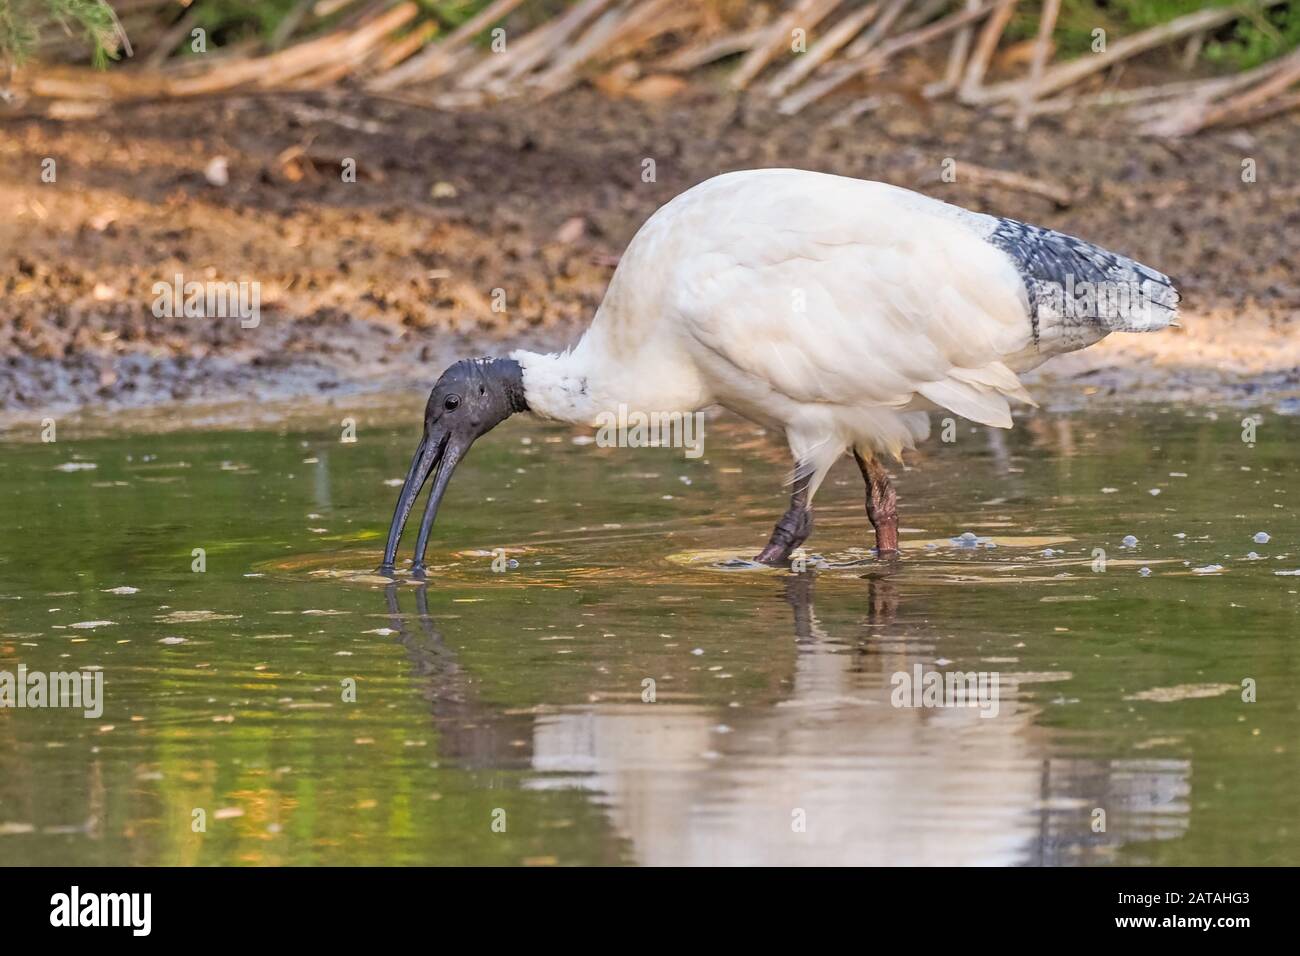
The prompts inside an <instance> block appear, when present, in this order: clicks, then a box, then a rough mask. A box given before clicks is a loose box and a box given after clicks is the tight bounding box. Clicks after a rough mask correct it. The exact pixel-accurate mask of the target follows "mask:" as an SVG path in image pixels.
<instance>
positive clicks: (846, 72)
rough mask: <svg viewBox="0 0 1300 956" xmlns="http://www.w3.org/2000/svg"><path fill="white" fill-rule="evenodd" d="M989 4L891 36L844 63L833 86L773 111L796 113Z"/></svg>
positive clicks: (948, 30) (974, 15) (821, 87)
mask: <svg viewBox="0 0 1300 956" xmlns="http://www.w3.org/2000/svg"><path fill="white" fill-rule="evenodd" d="M992 8H993V7H992V4H981V5H980V6H979V7H977V8H976V9H974V10H963V11H961V12H959V13H954V14H952V15H950V16H947V17H944V18H943V19H942V20H936V21H935V22H934V23H931V24H929V25H928V26H924V27H922V28H921V29H919V30H913V31H912V32H911V33H906V34H903V35H902V36H898V37H894V38H893V39H892V40H889V41H887V42H885V43H883V44H881V45H880V46H879V47H878V48H877V49H875V50H873V51H872V52H871V53H869V54H867V55H866V56H864V57H863V58H862V59H861V60H859V61H857V62H854V63H847V64H844V66H843V69H841V70H838V71H837V72H836V74H835V76H834V77H833V79H834V83H831V82H830V80H831V79H832V78H831V77H828V78H827V81H825V82H823V83H820V84H817V85H816V86H814V87H813V88H812V89H808V88H805V89H804V90H802V91H797V92H795V93H793V94H791V95H790V96H787V97H786V98H785V99H784V100H782V101H781V103H780V105H779V106H778V107H777V109H778V110H779V111H780V112H782V113H787V114H789V113H797V112H798V111H799V110H801V109H803V108H804V107H805V106H807V105H808V104H809V103H811V102H813V101H814V100H816V99H820V98H821V97H822V96H824V95H826V94H827V93H829V92H830V91H831V90H833V89H835V88H836V87H838V86H840V85H842V84H844V83H846V82H848V81H849V80H851V79H853V78H854V77H856V76H860V75H862V74H863V73H869V72H871V71H872V70H878V69H879V68H880V67H881V66H883V65H884V63H885V61H886V60H888V59H889V58H890V57H891V56H893V55H894V54H896V53H900V52H902V51H903V50H907V49H910V48H912V47H917V46H922V45H924V44H926V43H930V42H932V41H934V40H937V39H939V38H940V37H942V36H945V35H947V34H949V33H951V32H952V31H954V30H956V29H958V28H959V27H961V26H963V25H965V24H967V23H973V22H974V21H975V20H978V19H979V18H980V17H982V16H984V15H985V14H986V13H988V12H989V10H991V9H992Z"/></svg>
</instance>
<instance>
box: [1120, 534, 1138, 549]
mask: <svg viewBox="0 0 1300 956" xmlns="http://www.w3.org/2000/svg"><path fill="white" fill-rule="evenodd" d="M1137 544H1138V539H1137V538H1135V537H1134V536H1133V535H1131V534H1126V535H1124V540H1123V541H1121V542H1120V545H1121V546H1122V547H1125V548H1136V547H1137Z"/></svg>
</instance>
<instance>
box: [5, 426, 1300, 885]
mask: <svg viewBox="0 0 1300 956" xmlns="http://www.w3.org/2000/svg"><path fill="white" fill-rule="evenodd" d="M1241 417H1242V416H1241V415H1240V414H1239V413H1230V412H1225V413H1222V414H1218V415H1216V414H1214V413H1212V412H1206V411H1204V410H1195V411H1190V412H1189V411H1187V410H1185V409H1144V410H1142V411H1140V412H1137V411H1135V412H1131V413H1127V414H1117V413H1106V414H1099V413H1096V412H1093V413H1075V414H1053V413H1048V412H1036V413H1034V414H1032V415H1030V416H1028V417H1026V418H1023V419H1021V420H1020V421H1019V422H1018V425H1017V428H1016V429H1015V430H1014V431H1013V432H1011V433H1009V434H1006V433H1000V432H991V431H989V430H986V429H983V428H968V427H966V426H963V427H962V428H960V429H959V430H958V433H957V435H956V440H955V441H954V442H952V443H948V444H945V443H942V442H933V443H931V444H930V445H929V446H927V448H926V450H925V452H924V454H923V455H921V456H918V457H917V458H916V459H914V460H913V461H912V463H911V467H910V468H909V470H907V471H906V472H904V473H902V474H900V475H899V478H898V485H899V489H900V494H901V496H902V503H903V509H902V512H901V514H902V525H903V529H904V530H903V534H902V539H903V545H904V554H903V557H902V558H901V559H900V560H898V561H892V562H890V561H879V560H876V559H875V558H874V557H873V556H872V555H871V554H870V552H869V551H868V550H867V549H868V548H869V547H870V545H871V543H872V540H871V537H872V536H871V532H870V529H869V526H868V525H867V523H866V520H865V515H864V514H863V507H862V501H863V491H862V485H861V481H860V479H859V478H858V476H857V472H856V469H855V468H854V467H853V465H852V463H851V462H845V463H842V465H841V466H839V467H837V468H836V470H835V471H834V472H832V474H831V476H830V478H829V479H828V480H827V482H826V484H825V486H824V487H823V489H822V491H821V492H820V494H819V496H818V499H817V512H816V514H817V530H816V534H815V536H814V538H813V540H812V542H811V543H810V547H809V549H808V569H807V570H806V571H805V572H804V573H802V574H792V573H789V572H785V571H769V570H756V569H752V568H748V567H747V566H746V565H745V564H744V563H743V562H742V561H740V560H739V559H742V558H744V557H746V556H749V555H752V554H753V553H755V552H757V551H758V550H759V548H760V547H761V545H762V543H763V541H764V540H765V539H766V536H767V533H768V532H769V531H770V528H771V524H772V522H773V521H774V520H775V518H776V517H777V515H778V514H779V513H780V511H781V510H782V509H783V507H784V503H785V502H784V495H783V492H782V491H781V488H780V480H781V477H782V476H783V474H784V472H785V470H786V468H787V464H786V461H785V458H784V453H783V451H782V449H781V447H780V445H779V444H778V443H777V442H774V441H773V440H771V439H770V438H767V437H764V436H762V435H761V434H760V433H758V432H757V431H756V430H755V429H754V428H753V427H752V426H750V425H748V424H746V423H743V422H738V421H736V420H734V419H729V418H722V419H716V420H710V422H709V430H708V432H707V437H706V444H705V449H706V454H705V455H704V457H703V458H701V459H698V460H688V459H686V458H685V457H684V456H683V455H682V453H681V451H673V450H669V449H639V450H632V449H605V448H598V447H595V446H593V445H591V444H590V443H589V442H587V439H586V438H585V437H583V436H582V434H581V433H579V432H575V431H572V430H569V429H566V428H560V427H550V426H543V425H540V424H537V423H533V422H526V421H522V420H516V421H512V422H509V423H507V424H506V425H505V426H503V427H501V428H500V429H498V430H497V431H496V432H494V433H493V434H492V435H491V436H490V437H488V438H486V439H484V440H483V441H481V442H480V443H479V444H478V445H477V446H476V447H475V449H474V452H473V454H472V455H471V456H470V457H469V459H468V460H467V461H466V463H465V464H464V465H463V466H462V467H461V469H460V471H459V472H458V474H457V477H456V480H455V481H454V482H453V484H452V487H451V490H450V492H449V493H448V495H447V499H446V501H445V503H444V506H443V508H442V511H441V513H440V516H439V521H438V525H437V528H436V530H435V534H434V538H433V544H432V548H431V555H430V563H431V565H432V566H433V568H434V574H433V580H432V581H431V582H430V583H429V584H427V585H423V586H422V585H418V584H416V583H414V582H411V581H409V580H402V581H401V582H400V583H398V584H395V585H393V584H388V585H386V584H385V583H384V582H383V581H381V580H379V579H376V578H374V577H372V576H371V575H369V574H368V572H369V571H370V569H372V568H373V567H374V566H375V565H376V564H377V563H378V556H379V549H380V547H381V536H382V534H383V532H384V531H385V529H386V527H387V522H388V518H389V516H390V513H391V508H392V503H393V499H394V498H395V495H396V488H395V487H393V486H392V482H393V481H394V480H395V479H399V478H400V477H401V476H402V475H403V474H404V473H405V470H406V466H407V463H408V461H409V455H410V453H411V451H412V449H413V448H414V443H415V439H416V437H417V435H416V431H415V429H416V427H417V425H416V422H418V414H416V413H413V412H412V411H411V410H410V409H406V408H403V409H401V410H400V411H393V412H382V411H378V410H372V411H371V412H370V413H368V414H367V415H364V416H362V417H361V418H360V421H359V425H358V432H357V441H356V442H354V443H343V442H340V441H339V428H338V425H337V420H338V418H339V414H338V413H337V410H328V409H323V410H321V411H320V413H319V415H318V416H316V418H315V419H313V418H312V417H311V416H308V418H307V420H306V421H305V422H303V421H300V422H299V423H297V424H295V425H293V426H283V425H282V426H278V427H276V426H271V427H265V426H263V427H259V428H257V429H253V430H238V431H237V430H227V431H221V430H211V429H207V430H203V431H198V430H190V431H178V432H171V433H167V434H139V433H134V434H112V433H109V434H106V435H102V436H100V437H95V438H80V439H79V438H78V437H77V436H76V434H75V433H72V434H71V435H68V434H67V433H68V430H67V429H64V431H63V432H62V433H60V440H59V441H57V442H55V443H51V444H44V443H41V442H39V441H30V440H19V439H20V438H21V437H22V436H13V435H11V436H10V440H8V441H6V442H5V443H4V445H3V452H2V453H0V501H2V502H3V514H4V521H5V529H4V532H3V536H2V537H0V671H9V672H16V670H17V668H18V667H19V665H24V666H25V667H26V668H27V669H28V670H29V671H45V672H48V671H70V670H77V669H83V668H90V669H99V671H100V673H102V675H103V682H104V694H105V702H104V710H103V713H102V715H100V716H99V717H97V718H86V717H84V716H82V714H81V712H79V711H71V710H66V709H14V708H0V862H4V863H7V864H55V863H86V864H109V863H127V864H198V865H213V864H254V865H266V864H352V863H358V864H389V863H398V864H407V863H410V864H416V863H433V864H448V863H507V864H528V865H564V864H582V863H617V864H622V863H628V864H631V863H642V864H675V863H725V864H754V863H797V864H812V863H909V864H911V863H980V864H1008V865H1017V864H1019V865H1024V864H1031V865H1032V864H1106V863H1130V864H1131V863H1159V864H1245V863H1259V862H1265V863H1273V864H1283V863H1286V864H1296V863H1300V827H1297V825H1296V820H1297V819H1300V788H1297V787H1296V781H1297V769H1298V768H1297V761H1296V746H1297V741H1300V733H1298V731H1300V714H1298V712H1297V700H1296V693H1295V688H1296V686H1297V677H1298V676H1300V675H1298V674H1297V670H1298V662H1297V652H1296V641H1297V628H1296V622H1297V616H1296V610H1297V600H1298V598H1297V592H1298V591H1300V576H1296V575H1295V574H1294V572H1295V571H1296V570H1297V569H1300V544H1298V543H1297V534H1298V533H1300V523H1298V522H1297V519H1296V515H1295V509H1294V501H1293V495H1294V489H1295V481H1294V477H1293V476H1294V475H1295V472H1296V466H1297V464H1298V463H1300V462H1298V460H1297V459H1298V457H1300V456H1298V455H1297V452H1296V447H1297V440H1300V424H1297V423H1296V422H1295V421H1294V420H1293V419H1288V418H1285V417H1271V418H1268V419H1267V420H1265V421H1264V423H1263V425H1261V427H1260V428H1259V431H1258V435H1257V438H1256V441H1255V443H1254V444H1253V445H1251V444H1247V443H1244V442H1243V441H1242V435H1241V432H1242V428H1241ZM31 433H32V434H31V435H30V436H27V437H29V438H30V437H36V436H37V435H38V433H39V429H38V427H37V426H36V425H35V424H34V425H33V426H32V428H31ZM575 437H576V438H577V439H578V440H577V441H575V440H574V439H575ZM92 464H93V465H94V467H93V468H91V467H86V466H89V465H92ZM413 524H414V521H413ZM963 532H970V533H971V534H972V535H973V536H974V537H975V538H976V540H975V541H974V542H973V543H971V542H968V541H963V540H961V539H960V538H958V536H960V535H961V534H962V533H963ZM1259 532H1265V533H1267V535H1268V536H1269V538H1268V541H1267V543H1259V542H1257V541H1256V540H1255V536H1256V535H1257V533H1259ZM1128 535H1132V536H1133V537H1134V538H1136V544H1134V545H1132V546H1130V547H1125V546H1124V539H1125V537H1126V536H1128ZM411 537H413V532H412V535H411ZM954 538H956V539H957V540H953V539H954ZM990 545H992V546H991V547H990ZM409 546H410V544H409V538H408V542H407V544H406V546H405V549H404V551H403V556H409ZM200 548H201V549H203V552H204V561H205V563H206V569H205V570H203V571H201V572H200V571H195V570H194V569H193V565H194V562H195V556H194V549H200ZM497 549H503V552H504V557H505V558H506V559H508V560H512V561H514V562H516V564H515V566H510V567H507V568H506V569H505V570H504V571H497V570H494V568H493V562H494V557H496V558H497V561H496V563H497V567H501V564H502V562H501V560H500V554H499V553H498V552H497ZM1098 549H1100V553H1099V551H1098ZM1252 552H1253V553H1254V555H1255V556H1254V557H1251V556H1250V554H1251V553H1252ZM1103 553H1104V554H1103ZM1100 558H1104V570H1100V569H1099V568H1100V567H1101V566H1102V565H1101V561H1100V560H1099V559H1100ZM1215 566H1218V568H1217V569H1216V567H1215ZM1143 569H1146V570H1147V573H1145V574H1144V573H1143ZM1286 572H1292V573H1290V574H1288V573H1286ZM126 589H135V590H132V591H128V590H126ZM96 622H98V623H96ZM79 624H80V625H83V626H81V627H78V626H77V625H79ZM918 666H919V667H920V668H921V673H922V674H924V673H927V672H930V671H937V672H941V673H951V672H954V671H963V672H984V673H986V674H996V675H997V677H996V681H997V685H996V686H997V688H998V707H997V714H996V716H991V717H982V716H980V712H979V709H978V708H972V707H962V708H955V707H942V708H933V707H931V708H927V707H914V706H904V707H899V706H894V701H893V700H892V697H893V691H894V688H895V683H896V681H897V678H896V677H895V675H898V674H913V673H915V668H917V667H918ZM91 672H92V673H93V672H94V671H93V670H92V671H91ZM1243 682H1245V683H1244V684H1243ZM1243 687H1245V688H1246V689H1247V690H1246V691H1243ZM1251 687H1253V688H1254V697H1255V699H1254V700H1253V702H1252V701H1249V700H1243V696H1245V697H1247V698H1249V697H1250V696H1251V694H1250V693H1249V692H1248V691H1249V688H1251ZM352 688H355V690H354V692H352V690H351V689H352ZM651 696H653V702H649V701H648V698H650V697H651ZM351 698H354V699H351ZM196 811H201V813H199V812H196ZM1098 811H1103V812H1104V821H1103V817H1102V816H1101V815H1099V812H1098ZM200 819H201V820H202V822H203V825H204V829H202V831H201V832H196V826H197V824H196V820H200ZM1099 822H1104V829H1100V828H1099Z"/></svg>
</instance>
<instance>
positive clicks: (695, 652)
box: [691, 647, 704, 657]
mask: <svg viewBox="0 0 1300 956" xmlns="http://www.w3.org/2000/svg"><path fill="white" fill-rule="evenodd" d="M691 653H692V654H694V655H695V656H696V657H699V656H700V655H701V654H703V653H704V648H702V647H697V648H695V649H694V650H693V651H691Z"/></svg>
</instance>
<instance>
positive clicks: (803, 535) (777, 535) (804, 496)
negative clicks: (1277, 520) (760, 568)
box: [754, 475, 813, 565]
mask: <svg viewBox="0 0 1300 956" xmlns="http://www.w3.org/2000/svg"><path fill="white" fill-rule="evenodd" d="M811 480H812V476H811V475H804V476H802V477H800V478H796V479H795V481H794V491H793V492H792V493H791V495H790V508H789V510H787V511H786V513H785V514H783V515H781V520H780V521H778V522H777V523H776V527H775V528H774V529H773V530H772V537H771V539H770V540H769V541H768V542H767V547H766V548H764V549H763V551H762V553H760V554H759V555H758V557H756V558H754V560H755V561H758V562H760V563H762V564H777V565H779V564H785V562H786V561H788V560H790V554H791V552H793V551H794V549H795V548H797V547H799V545H801V544H803V543H804V542H805V541H806V540H808V535H810V534H812V529H813V515H812V508H811V507H810V506H809V505H808V485H809V482H810V481H811Z"/></svg>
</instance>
